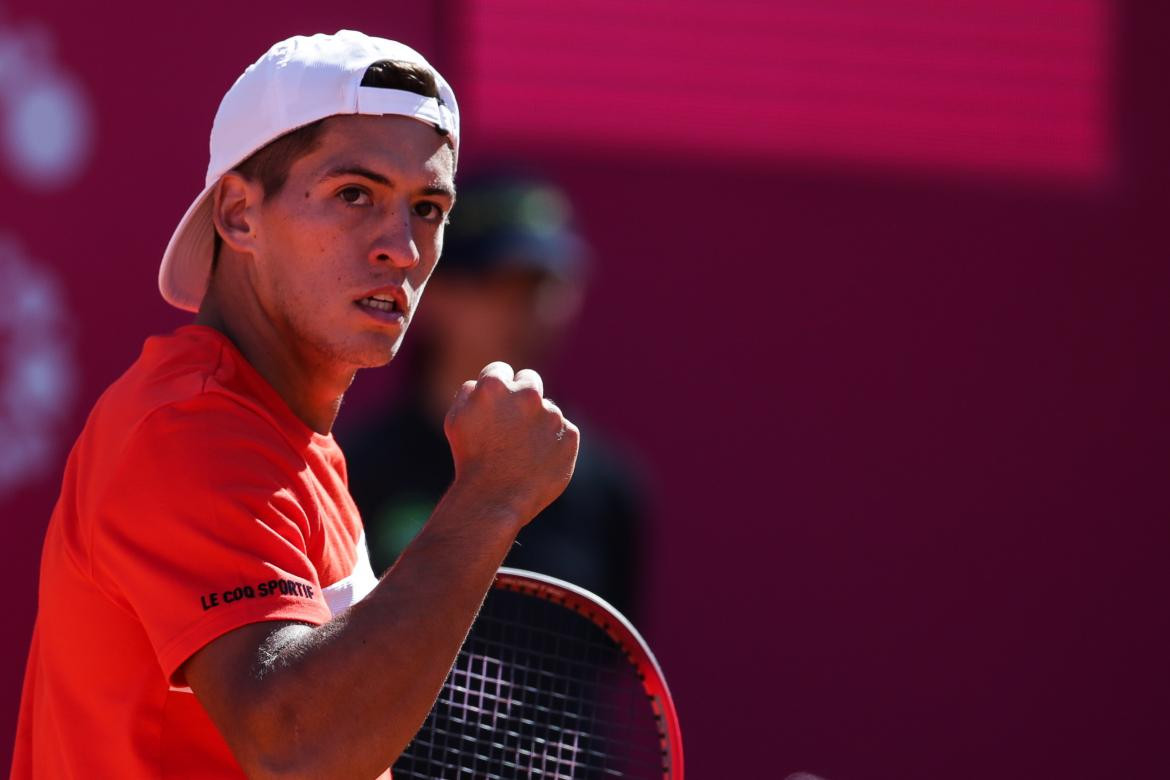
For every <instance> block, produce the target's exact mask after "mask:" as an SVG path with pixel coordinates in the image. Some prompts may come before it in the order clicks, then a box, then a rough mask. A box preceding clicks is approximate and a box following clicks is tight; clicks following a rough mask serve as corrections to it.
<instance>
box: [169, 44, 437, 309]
mask: <svg viewBox="0 0 1170 780" xmlns="http://www.w3.org/2000/svg"><path fill="white" fill-rule="evenodd" d="M381 60H394V61H397V62H407V63H412V64H415V65H420V66H422V67H424V68H426V69H427V70H429V71H430V72H432V73H434V75H435V83H436V85H437V86H438V88H439V90H438V91H439V96H438V98H431V97H426V96H424V95H417V94H415V93H414V92H408V91H405V90H399V89H383V88H380V87H363V86H361V81H362V77H363V76H365V73H366V69H367V68H369V67H370V65H372V64H374V63H375V62H379V61H381ZM337 114H373V115H384V114H396V115H400V116H409V117H413V118H415V119H418V120H419V121H421V122H426V123H427V124H429V125H433V126H434V127H435V128H436V129H437V130H438V131H439V132H441V133H443V134H445V135H446V136H447V137H448V138H449V140H450V141H451V145H452V148H453V149H454V151H455V154H456V156H458V153H459V106H458V104H457V103H456V102H455V93H454V92H452V91H451V87H450V86H449V85H448V84H447V82H446V81H445V80H444V79H443V77H442V76H441V75H439V72H438V71H437V70H435V69H434V68H433V67H431V65H430V63H428V62H427V61H426V60H425V59H424V58H423V56H422V55H421V54H419V53H418V52H416V51H415V50H414V49H412V48H410V47H409V46H406V45H404V44H401V43H398V42H396V41H390V40H386V39H385V38H373V37H370V36H368V35H365V34H363V33H360V32H354V31H353V30H341V31H339V32H338V33H337V34H335V35H321V34H318V35H312V36H309V37H305V36H300V35H298V36H294V37H292V38H289V39H288V40H284V41H281V42H280V43H278V44H276V45H275V46H273V47H272V48H271V49H269V50H268V51H267V52H265V54H264V56H263V57H261V58H260V59H259V60H257V61H256V62H255V63H254V64H253V65H251V66H249V67H248V69H247V70H245V71H244V72H243V74H241V75H240V77H239V78H238V79H236V83H235V84H233V85H232V87H231V89H229V90H228V91H227V94H226V95H224V96H223V100H222V101H221V102H220V104H219V110H218V111H216V113H215V122H214V123H213V124H212V126H211V161H210V162H209V163H208V166H207V178H206V180H205V185H206V186H205V187H204V188H203V191H202V192H201V193H199V196H198V197H196V198H195V202H194V203H192V204H191V207H190V208H188V209H187V213H186V214H184V215H183V219H182V220H180V222H179V226H178V227H177V228H175V232H174V234H173V235H172V236H171V240H170V243H168V244H167V249H166V252H165V253H163V259H162V265H161V266H160V267H159V270H158V287H159V290H160V291H161V292H162V296H163V298H165V299H166V301H167V302H168V303H170V304H171V305H173V306H177V307H179V308H180V309H186V310H187V311H198V310H199V304H200V303H201V302H202V301H203V295H204V293H206V292H207V283H208V280H209V278H210V276H211V259H212V254H213V253H214V251H215V226H214V225H213V223H212V221H211V206H212V196H211V192H212V190H213V189H214V187H215V185H216V183H217V182H218V181H219V178H220V177H221V176H223V175H224V174H225V173H227V172H228V171H230V170H232V168H234V167H235V166H237V165H239V164H240V163H242V162H243V161H244V160H246V159H247V158H248V157H249V156H251V154H252V153H253V152H255V151H257V150H258V149H260V148H261V147H263V146H265V145H267V144H268V143H269V142H271V141H274V140H276V139H277V138H279V137H280V136H282V135H284V134H285V133H288V132H291V131H293V130H296V129H297V128H298V127H303V126H305V125H307V124H311V123H312V122H316V121H317V120H318V119H324V118H325V117H328V116H334V115H337Z"/></svg>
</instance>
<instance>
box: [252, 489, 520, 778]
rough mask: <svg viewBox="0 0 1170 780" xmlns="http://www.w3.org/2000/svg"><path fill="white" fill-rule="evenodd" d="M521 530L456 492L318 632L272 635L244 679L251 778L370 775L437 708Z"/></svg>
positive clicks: (394, 754) (392, 756) (297, 630)
mask: <svg viewBox="0 0 1170 780" xmlns="http://www.w3.org/2000/svg"><path fill="white" fill-rule="evenodd" d="M520 525H521V523H520V522H518V521H517V519H515V518H510V517H507V516H503V515H502V510H496V509H493V508H490V507H483V506H477V505H476V503H475V499H474V497H473V496H472V495H471V494H469V493H465V492H462V491H460V489H459V488H458V487H457V486H456V487H453V488H452V490H451V491H450V492H449V493H448V494H447V496H446V497H445V498H444V499H443V500H442V501H441V502H440V504H439V506H438V507H436V509H435V512H434V514H433V516H432V517H431V519H430V521H429V522H428V523H427V525H426V526H425V527H424V529H423V530H422V532H421V533H420V534H419V536H418V537H417V538H416V539H415V541H414V542H413V543H412V544H411V545H410V546H409V547H408V548H407V549H406V551H405V552H403V554H402V556H401V558H400V559H399V561H398V563H397V564H396V565H395V566H394V568H393V569H392V570H391V571H390V572H389V573H387V575H386V576H385V577H384V578H383V579H382V582H381V583H379V585H378V586H377V588H375V590H374V591H373V592H372V593H370V595H369V596H367V597H366V598H365V599H363V600H362V601H360V602H358V603H357V604H355V605H354V606H353V607H352V608H351V609H350V610H349V611H348V612H346V613H345V614H344V615H342V616H340V617H339V618H338V619H336V620H334V621H331V622H330V623H328V624H325V625H323V626H320V627H318V628H316V629H312V630H309V629H307V628H305V627H289V628H292V629H295V630H292V631H290V630H287V629H286V630H283V631H281V632H278V633H277V634H274V635H273V636H272V637H271V638H270V641H269V642H268V643H267V647H265V648H264V650H263V652H262V654H261V655H262V658H261V659H260V662H259V663H258V664H257V666H256V668H255V670H254V674H253V675H252V676H251V679H249V680H247V681H246V684H247V685H249V686H250V687H253V690H252V691H250V692H249V693H251V694H252V695H251V696H248V697H247V698H246V699H245V700H250V701H251V702H252V705H251V707H250V712H248V713H247V714H244V713H241V715H242V716H243V717H245V718H246V721H245V722H246V731H247V732H248V736H249V739H248V740H247V743H246V744H248V745H250V746H254V747H255V748H257V749H258V753H257V754H256V755H255V756H254V757H252V758H251V759H245V757H244V756H241V759H242V763H245V765H247V764H249V763H251V764H253V767H252V768H251V769H250V773H252V774H255V775H257V776H266V775H271V776H304V777H314V778H328V777H344V778H361V777H366V776H369V777H374V776H375V775H377V774H378V773H380V772H381V771H383V770H384V769H385V768H386V767H387V766H389V765H390V764H391V763H392V762H393V760H394V759H395V758H397V756H398V754H399V753H400V752H401V751H402V749H403V748H405V746H406V745H407V743H408V742H409V741H410V739H411V738H412V737H413V736H414V733H415V732H416V731H417V730H418V728H419V726H420V725H421V724H422V722H423V720H424V719H425V718H426V715H427V713H428V712H429V711H430V708H431V706H432V705H433V703H434V700H435V697H436V696H437V694H438V692H439V689H440V688H441V686H442V684H443V680H444V679H445V678H446V675H447V673H448V671H449V669H450V667H451V664H452V662H453V661H454V658H455V655H456V654H457V653H458V651H459V647H460V645H461V644H462V642H463V639H464V638H465V637H466V635H467V631H468V628H469V627H470V625H471V622H472V620H473V618H474V617H475V614H476V612H477V610H478V608H479V606H480V604H481V603H482V601H483V597H484V594H485V593H486V591H487V589H488V588H489V587H490V586H491V583H492V581H493V578H494V576H495V573H496V570H497V569H498V568H499V566H500V563H501V562H502V561H503V559H504V556H505V555H506V554H507V552H508V548H509V546H510V545H511V543H512V541H513V539H514V538H515V534H516V531H517V530H518V529H519V527H520Z"/></svg>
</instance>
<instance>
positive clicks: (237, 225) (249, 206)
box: [211, 171, 264, 253]
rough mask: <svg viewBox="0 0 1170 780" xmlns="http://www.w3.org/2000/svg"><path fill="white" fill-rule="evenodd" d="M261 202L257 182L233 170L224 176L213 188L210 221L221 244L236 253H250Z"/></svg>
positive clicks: (260, 190)
mask: <svg viewBox="0 0 1170 780" xmlns="http://www.w3.org/2000/svg"><path fill="white" fill-rule="evenodd" d="M263 199H264V191H263V188H262V187H261V186H260V183H259V182H255V181H250V180H249V179H246V178H244V177H243V176H241V175H240V174H238V173H236V172H235V171H228V172H227V173H225V174H224V175H223V176H221V177H220V179H219V183H218V184H216V185H215V189H214V190H213V191H212V202H211V219H212V220H213V221H214V223H215V229H216V230H217V231H218V232H219V235H220V237H222V238H223V242H224V243H225V244H227V245H228V246H229V247H231V248H232V249H233V250H235V251H236V252H240V253H250V252H251V250H252V248H253V246H254V245H255V242H256V230H255V227H256V221H257V217H258V216H259V215H258V214H257V210H258V209H259V207H260V203H261V201H263Z"/></svg>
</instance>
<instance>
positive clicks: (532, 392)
mask: <svg viewBox="0 0 1170 780" xmlns="http://www.w3.org/2000/svg"><path fill="white" fill-rule="evenodd" d="M512 394H513V395H514V396H515V397H516V400H517V401H520V402H521V403H523V404H526V405H528V406H540V401H541V395H540V390H539V389H538V388H536V387H534V386H532V385H522V386H521V387H518V388H516V389H515V390H513V391H512Z"/></svg>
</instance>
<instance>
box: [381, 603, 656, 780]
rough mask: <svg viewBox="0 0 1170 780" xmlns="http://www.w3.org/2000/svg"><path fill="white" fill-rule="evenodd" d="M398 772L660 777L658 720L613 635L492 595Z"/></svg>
mask: <svg viewBox="0 0 1170 780" xmlns="http://www.w3.org/2000/svg"><path fill="white" fill-rule="evenodd" d="M394 776H395V777H396V778H398V779H399V780H406V779H407V778H428V779H429V780H434V779H435V778H487V779H488V780H510V779H512V778H550V779H553V780H562V779H563V780H570V779H573V780H579V779H581V778H611V777H625V778H656V779H657V778H661V777H662V776H663V758H662V752H661V736H660V724H659V723H658V722H657V720H656V718H655V716H654V713H653V712H652V709H651V707H650V704H649V702H648V701H647V696H646V693H645V690H644V689H643V687H642V684H641V680H640V677H639V674H638V672H637V670H636V668H635V667H634V666H633V665H631V663H630V662H629V659H628V658H627V655H626V653H625V651H624V650H623V649H622V648H621V646H620V645H619V644H617V643H616V642H615V641H614V640H613V639H612V638H611V637H610V636H609V635H608V634H607V633H606V631H605V630H603V629H601V628H599V627H598V626H597V625H595V624H594V623H593V622H592V621H591V620H589V619H588V618H586V617H583V616H582V615H580V614H577V613H575V612H573V611H571V610H568V609H566V608H565V607H563V606H560V605H558V604H554V603H550V602H547V601H544V600H543V599H540V598H536V597H533V596H529V595H526V594H522V593H512V592H508V591H502V590H494V591H492V593H491V594H490V595H489V597H488V599H487V601H486V602H485V604H484V608H483V610H482V611H481V614H480V616H479V618H478V619H477V620H476V623H475V625H474V626H473V627H472V631H471V633H470V634H469V636H468V638H467V641H466V642H465V643H464V647H463V649H462V651H461V652H460V654H459V657H458V659H457V660H456V663H455V665H454V667H453V668H452V670H451V674H450V675H449V676H448V678H447V681H446V683H445V684H444V686H443V690H442V692H441V693H440V695H439V698H438V701H437V702H436V703H435V707H434V709H433V710H432V712H431V715H430V716H429V717H428V719H427V721H426V723H425V724H424V725H423V728H422V730H421V731H420V732H419V734H418V735H417V736H416V737H415V739H414V740H413V741H412V742H411V744H410V745H409V746H408V747H407V749H406V751H405V752H404V753H403V755H402V757H401V758H400V759H399V760H398V762H397V763H396V764H395V766H394Z"/></svg>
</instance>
